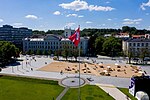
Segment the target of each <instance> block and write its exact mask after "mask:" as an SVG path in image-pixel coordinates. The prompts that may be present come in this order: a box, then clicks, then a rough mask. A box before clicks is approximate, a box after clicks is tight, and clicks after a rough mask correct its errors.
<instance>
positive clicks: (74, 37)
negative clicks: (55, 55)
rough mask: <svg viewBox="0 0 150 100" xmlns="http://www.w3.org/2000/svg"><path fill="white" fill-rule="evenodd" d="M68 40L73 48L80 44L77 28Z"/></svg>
mask: <svg viewBox="0 0 150 100" xmlns="http://www.w3.org/2000/svg"><path fill="white" fill-rule="evenodd" d="M69 40H71V41H72V42H73V43H74V45H75V46H78V44H79V42H80V27H78V29H77V30H76V31H75V33H74V34H73V35H71V36H70V37H69Z"/></svg>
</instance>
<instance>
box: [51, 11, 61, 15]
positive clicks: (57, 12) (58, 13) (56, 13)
mask: <svg viewBox="0 0 150 100" xmlns="http://www.w3.org/2000/svg"><path fill="white" fill-rule="evenodd" d="M53 14H54V15H60V14H61V13H60V11H55V12H54V13H53Z"/></svg>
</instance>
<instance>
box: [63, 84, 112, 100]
mask: <svg viewBox="0 0 150 100" xmlns="http://www.w3.org/2000/svg"><path fill="white" fill-rule="evenodd" d="M62 100H78V89H77V88H76V89H75V88H71V89H69V90H68V91H67V93H66V94H65V96H64V97H63V98H62ZM81 100H114V99H113V98H112V97H111V96H110V95H108V94H107V93H106V92H104V91H103V90H102V89H101V88H99V87H98V86H94V85H85V86H84V87H81Z"/></svg>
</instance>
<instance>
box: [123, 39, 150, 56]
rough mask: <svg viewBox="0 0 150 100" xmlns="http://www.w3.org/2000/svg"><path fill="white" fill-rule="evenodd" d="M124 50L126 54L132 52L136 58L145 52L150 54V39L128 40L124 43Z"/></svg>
mask: <svg viewBox="0 0 150 100" xmlns="http://www.w3.org/2000/svg"><path fill="white" fill-rule="evenodd" d="M122 49H123V52H124V53H126V54H128V53H129V52H132V53H133V54H134V55H135V56H138V55H139V53H140V52H143V50H146V51H147V52H150V39H146V38H145V39H128V40H126V41H123V42H122Z"/></svg>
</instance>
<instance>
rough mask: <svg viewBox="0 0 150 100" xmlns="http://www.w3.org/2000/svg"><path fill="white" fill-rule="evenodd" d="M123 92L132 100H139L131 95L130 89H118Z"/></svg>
mask: <svg viewBox="0 0 150 100" xmlns="http://www.w3.org/2000/svg"><path fill="white" fill-rule="evenodd" d="M118 89H119V90H120V91H121V92H123V93H124V94H126V95H128V96H129V98H130V99H131V100H137V99H136V98H135V97H134V96H132V95H131V94H130V93H129V89H127V88H118Z"/></svg>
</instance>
